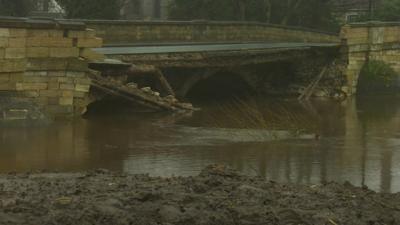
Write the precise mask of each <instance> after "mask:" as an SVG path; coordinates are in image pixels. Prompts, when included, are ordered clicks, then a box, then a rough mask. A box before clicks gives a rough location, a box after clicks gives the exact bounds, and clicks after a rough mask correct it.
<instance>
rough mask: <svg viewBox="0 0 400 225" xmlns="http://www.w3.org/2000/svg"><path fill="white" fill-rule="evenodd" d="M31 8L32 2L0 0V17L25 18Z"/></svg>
mask: <svg viewBox="0 0 400 225" xmlns="http://www.w3.org/2000/svg"><path fill="white" fill-rule="evenodd" d="M33 6H34V3H33V1H32V0H0V15H1V16H19V17H21V16H27V15H28V14H29V12H30V11H31V10H32V9H33Z"/></svg>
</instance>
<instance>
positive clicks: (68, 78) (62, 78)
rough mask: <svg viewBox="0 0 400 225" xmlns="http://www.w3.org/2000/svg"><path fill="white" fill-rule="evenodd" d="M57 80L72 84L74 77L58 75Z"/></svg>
mask: <svg viewBox="0 0 400 225" xmlns="http://www.w3.org/2000/svg"><path fill="white" fill-rule="evenodd" d="M57 81H58V82H60V83H66V84H73V83H74V79H73V78H70V77H58V78H57Z"/></svg>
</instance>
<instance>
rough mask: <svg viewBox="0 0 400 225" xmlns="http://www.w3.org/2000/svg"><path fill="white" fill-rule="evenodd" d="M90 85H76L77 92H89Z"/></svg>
mask: <svg viewBox="0 0 400 225" xmlns="http://www.w3.org/2000/svg"><path fill="white" fill-rule="evenodd" d="M89 89H90V85H88V84H76V85H75V91H80V92H89Z"/></svg>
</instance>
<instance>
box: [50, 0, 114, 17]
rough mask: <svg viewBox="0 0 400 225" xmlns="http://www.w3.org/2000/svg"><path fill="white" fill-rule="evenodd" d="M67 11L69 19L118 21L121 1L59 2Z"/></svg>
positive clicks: (71, 0) (64, 0) (66, 0)
mask: <svg viewBox="0 0 400 225" xmlns="http://www.w3.org/2000/svg"><path fill="white" fill-rule="evenodd" d="M57 2H58V3H59V4H60V6H61V7H63V8H64V9H65V11H66V16H67V18H71V19H72V18H77V19H110V20H112V19H118V18H119V15H120V9H121V3H120V0H57Z"/></svg>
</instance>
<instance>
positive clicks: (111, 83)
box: [90, 62, 195, 112]
mask: <svg viewBox="0 0 400 225" xmlns="http://www.w3.org/2000/svg"><path fill="white" fill-rule="evenodd" d="M107 64H108V65H110V67H111V68H114V69H116V70H120V71H121V67H119V66H118V63H116V62H111V63H109V62H101V63H96V64H92V68H97V69H98V68H99V67H104V66H105V65H107ZM120 66H122V71H124V73H125V74H128V75H130V74H135V73H137V72H152V73H153V74H155V76H156V77H157V78H158V79H160V82H161V83H162V84H163V86H164V88H166V89H167V92H168V93H169V95H168V96H165V97H162V96H160V93H159V92H157V91H154V90H151V88H150V87H142V88H140V87H139V86H138V85H137V84H136V83H133V82H130V83H124V82H121V81H120V80H117V79H114V78H113V77H112V76H102V75H101V73H99V72H97V71H93V72H92V73H91V74H90V78H91V80H92V82H91V83H92V87H93V88H95V89H96V90H98V91H101V92H104V93H106V94H108V95H112V96H114V97H117V98H122V99H125V100H127V101H130V102H132V103H135V104H138V105H141V106H144V107H146V108H149V109H152V110H155V111H170V112H187V111H194V110H195V108H194V107H193V105H192V104H190V103H182V102H179V101H178V100H177V99H176V98H175V96H174V94H173V91H172V88H171V87H170V85H169V84H168V83H167V81H166V80H165V78H164V76H163V74H162V73H161V71H159V70H157V69H155V68H154V67H151V66H143V67H138V66H134V65H130V64H126V63H121V64H120ZM111 71H112V69H111ZM108 73H110V68H108Z"/></svg>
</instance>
